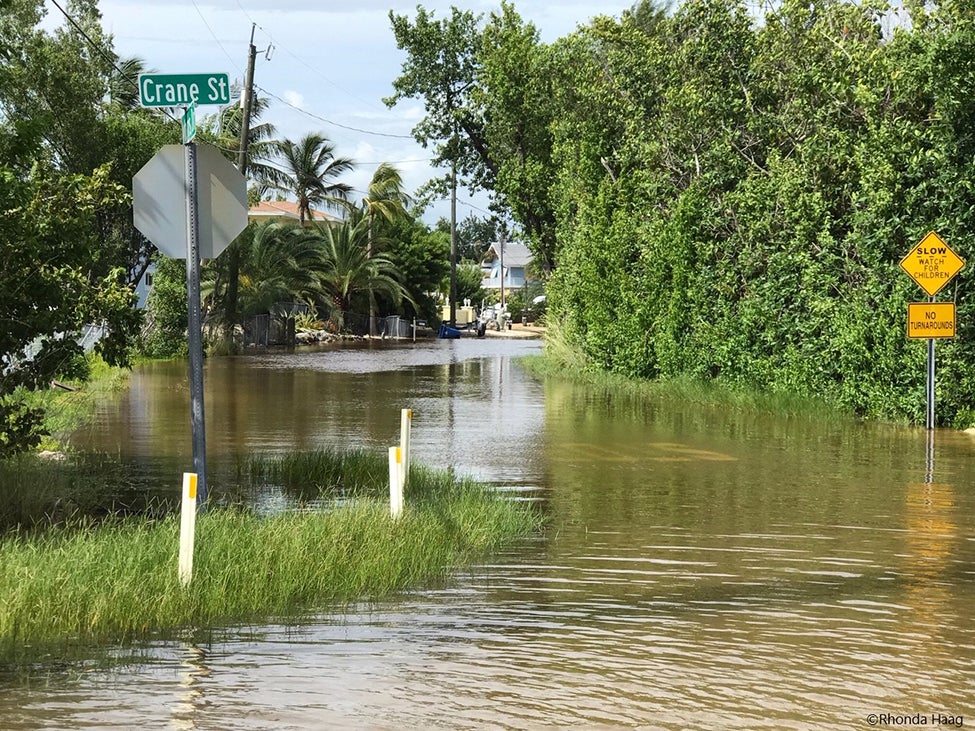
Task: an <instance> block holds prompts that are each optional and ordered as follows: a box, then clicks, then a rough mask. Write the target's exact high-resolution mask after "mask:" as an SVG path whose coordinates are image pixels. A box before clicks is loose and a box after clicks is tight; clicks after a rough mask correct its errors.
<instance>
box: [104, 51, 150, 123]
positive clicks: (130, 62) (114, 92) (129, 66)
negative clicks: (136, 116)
mask: <svg viewBox="0 0 975 731" xmlns="http://www.w3.org/2000/svg"><path fill="white" fill-rule="evenodd" d="M153 71H154V70H153V69H150V68H148V67H147V66H146V62H145V60H143V59H141V58H139V57H138V56H127V57H125V58H119V59H118V60H117V61H116V63H115V65H114V67H113V69H112V72H111V73H110V74H109V77H108V99H109V102H110V103H111V104H112V105H113V106H115V107H118V108H119V109H123V110H126V111H132V110H134V109H138V108H139V74H147V73H152V72H153Z"/></svg>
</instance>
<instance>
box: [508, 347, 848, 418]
mask: <svg viewBox="0 0 975 731" xmlns="http://www.w3.org/2000/svg"><path fill="white" fill-rule="evenodd" d="M521 363H522V365H523V366H524V367H525V368H526V369H527V370H528V371H530V372H532V373H534V374H535V375H537V376H541V377H552V378H557V379H559V380H562V381H570V382H575V383H584V384H586V385H587V386H589V387H590V388H593V389H595V390H596V391H599V392H603V393H606V394H614V395H619V396H624V397H630V398H640V399H654V400H657V401H664V402H683V403H694V404H705V405H712V406H720V407H723V408H728V409H735V410H739V411H755V412H763V413H773V414H779V415H783V416H803V417H812V418H817V419H844V420H846V419H853V418H856V416H855V415H854V414H853V413H851V412H849V411H847V410H845V409H842V408H840V407H838V406H835V405H833V404H830V403H828V402H827V401H825V400H821V399H814V398H810V397H807V396H800V395H797V394H794V393H787V392H771V391H761V390H757V389H753V388H747V387H744V386H741V385H739V384H730V383H725V382H722V381H720V380H713V381H704V380H700V379H696V378H692V377H690V376H678V377H674V378H664V379H658V380H654V381H648V380H640V379H634V378H629V377H627V376H622V375H619V374H616V373H607V372H605V371H592V370H588V369H586V368H585V367H584V366H583V365H581V364H579V363H566V362H565V361H564V360H562V359H561V358H560V357H553V356H552V355H550V354H547V353H546V354H543V355H538V356H528V357H526V358H523V359H521Z"/></svg>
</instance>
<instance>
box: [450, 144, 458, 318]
mask: <svg viewBox="0 0 975 731" xmlns="http://www.w3.org/2000/svg"><path fill="white" fill-rule="evenodd" d="M456 142H457V132H456V131H455V132H454V143H455V144H454V159H453V160H451V161H450V326H451V327H456V323H457V145H456Z"/></svg>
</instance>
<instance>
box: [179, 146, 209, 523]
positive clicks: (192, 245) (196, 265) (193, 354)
mask: <svg viewBox="0 0 975 731" xmlns="http://www.w3.org/2000/svg"><path fill="white" fill-rule="evenodd" d="M184 148H185V151H186V155H185V162H186V292H187V297H186V301H187V307H188V315H189V349H190V426H191V430H192V436H193V471H194V472H195V473H196V474H197V481H198V484H197V491H196V494H197V502H198V504H199V505H203V503H205V502H206V499H207V480H206V429H205V426H204V421H203V323H202V317H201V314H200V218H199V211H198V207H199V205H198V202H199V180H198V170H197V160H196V144H195V143H193V142H190V143H188V144H186V145H184Z"/></svg>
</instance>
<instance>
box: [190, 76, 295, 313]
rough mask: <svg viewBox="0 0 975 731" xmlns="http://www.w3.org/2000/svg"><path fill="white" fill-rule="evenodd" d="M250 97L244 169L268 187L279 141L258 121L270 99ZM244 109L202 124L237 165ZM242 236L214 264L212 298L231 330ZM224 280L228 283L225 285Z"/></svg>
mask: <svg viewBox="0 0 975 731" xmlns="http://www.w3.org/2000/svg"><path fill="white" fill-rule="evenodd" d="M240 94H241V89H240V87H239V86H235V88H234V89H233V90H232V93H231V98H232V99H239V98H240ZM250 99H251V120H250V123H249V124H248V128H247V157H246V161H245V163H246V164H245V168H244V169H245V170H246V172H247V176H248V177H249V178H253V179H256V180H257V181H258V183H259V185H260V186H262V187H264V186H268V185H270V184H271V181H272V180H273V179H274V177H275V174H276V172H277V171H276V169H275V168H274V167H273V166H271V165H270V160H271V158H272V157H273V156H274V154H275V150H276V147H277V141H276V140H275V134H276V131H275V128H274V125H272V124H269V123H267V122H263V123H257V120H259V119H260V118H261V116H262V115H263V113H264V112H265V111H266V110H267V108H268V105H269V101H268V98H267V97H263V96H260V95H252V96H251V97H250ZM243 119H244V110H243V107H242V106H241V105H240V104H230V105H229V106H227V107H224V108H223V109H222V110H221V111H220V113H219V114H218V115H214V116H212V117H210V118H208V119H207V120H206V122H205V123H204V124H203V125H202V129H201V132H202V137H203V139H204V140H206V139H208V138H211V139H212V141H213V144H215V145H216V146H217V147H218V148H220V149H221V150H222V151H223V153H224V155H225V156H226V157H228V158H229V159H230V160H231V161H232V162H233V163H234V164H235V165H236V164H239V157H240V156H239V154H238V152H239V148H240V146H241V131H242V129H243ZM241 241H242V237H240V236H238V237H237V238H236V239H235V240H234V241H232V242H230V245H229V246H228V247H227V249H226V250H225V251H224V254H223V255H222V256H220V257H218V258H217V259H216V260H215V262H214V264H215V266H216V279H215V281H214V289H213V294H212V300H214V304H216V305H217V306H218V307H219V308H220V309H222V316H223V317H222V319H223V323H224V326H225V327H227V328H229V329H231V330H232V328H233V327H234V326H235V325H236V324H237V322H238V320H239V317H240V312H239V309H240V308H239V302H238V300H239V287H240V262H241V257H242V252H241V250H240V249H241V245H242V244H241V243H240V242H241ZM224 283H226V285H225V286H224Z"/></svg>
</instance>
